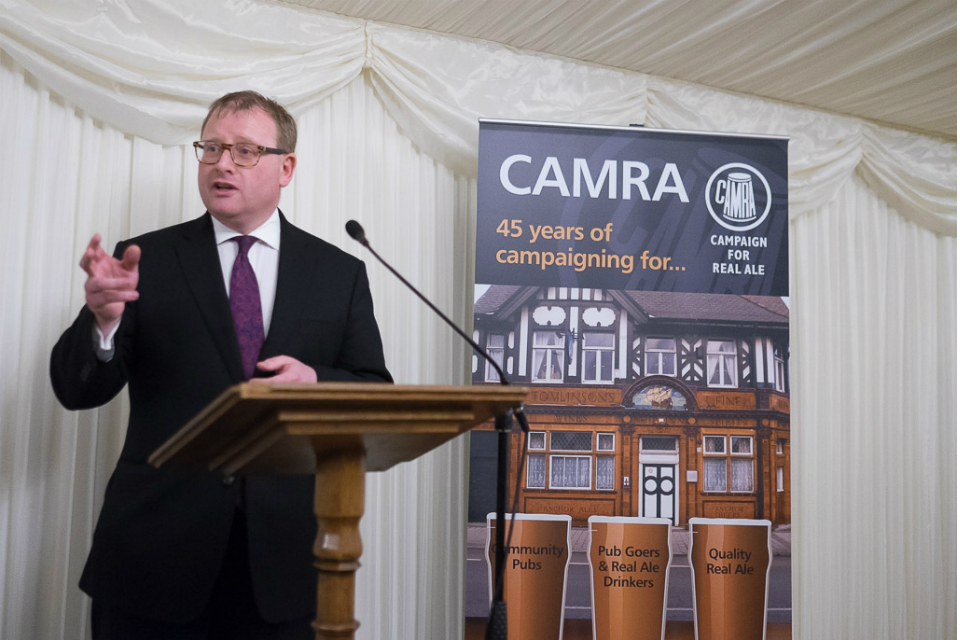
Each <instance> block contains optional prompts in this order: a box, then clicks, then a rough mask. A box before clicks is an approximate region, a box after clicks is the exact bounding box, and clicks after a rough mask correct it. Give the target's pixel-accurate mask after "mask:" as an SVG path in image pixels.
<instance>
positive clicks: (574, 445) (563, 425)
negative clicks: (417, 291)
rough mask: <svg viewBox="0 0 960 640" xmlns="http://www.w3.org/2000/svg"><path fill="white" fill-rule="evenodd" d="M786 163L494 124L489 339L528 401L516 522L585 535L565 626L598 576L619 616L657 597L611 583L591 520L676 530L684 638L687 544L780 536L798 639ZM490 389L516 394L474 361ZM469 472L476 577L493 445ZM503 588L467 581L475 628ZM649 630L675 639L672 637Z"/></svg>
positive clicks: (781, 577)
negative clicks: (751, 532)
mask: <svg viewBox="0 0 960 640" xmlns="http://www.w3.org/2000/svg"><path fill="white" fill-rule="evenodd" d="M787 143H788V140H787V139H786V138H784V137H778V136H765V135H745V134H744V135H741V134H727V133H705V132H685V131H666V130H654V129H647V128H644V127H627V126H625V127H610V126H594V125H561V124H551V123H538V122H520V121H505V120H481V122H480V141H479V158H478V173H477V235H476V237H477V245H476V280H475V283H476V286H475V292H474V318H473V319H474V338H475V339H476V340H477V342H478V343H479V344H480V345H481V346H483V347H484V348H485V349H486V350H487V352H488V353H489V354H490V355H491V356H492V357H493V358H494V360H496V361H497V362H498V363H499V364H500V366H501V367H502V368H503V370H504V372H505V373H506V376H507V378H508V379H509V380H510V381H511V383H515V384H522V385H525V386H528V387H530V389H531V391H530V394H529V396H528V398H527V403H526V413H527V416H528V418H529V421H530V428H531V430H530V433H529V434H522V433H520V432H519V430H515V431H514V433H513V435H512V441H511V456H510V469H509V472H510V478H511V495H512V488H513V482H515V481H516V480H517V479H518V476H519V484H520V491H519V504H518V511H519V512H520V513H525V514H548V515H565V516H570V517H571V518H572V525H573V533H572V534H571V548H570V553H571V564H570V571H569V577H568V582H567V594H566V600H565V612H564V615H565V617H566V618H590V617H591V616H593V612H594V601H593V597H592V596H591V593H592V592H591V588H592V587H591V579H592V578H591V571H590V563H591V562H592V561H596V567H599V566H600V565H599V563H600V562H601V560H603V561H604V562H605V563H606V564H605V566H606V567H607V574H604V575H603V576H600V577H599V578H596V576H594V577H595V578H596V579H600V580H601V585H602V584H603V581H607V582H609V585H607V587H605V589H606V590H605V591H603V593H601V592H600V591H594V592H593V594H594V596H596V595H597V594H599V595H600V596H602V597H603V598H605V599H607V600H605V601H613V600H610V599H618V598H621V597H622V598H628V597H632V596H633V595H636V594H631V593H630V592H629V590H630V589H633V588H634V586H633V585H635V584H638V583H642V582H643V581H644V580H649V579H651V578H649V577H648V576H641V577H638V576H635V575H633V574H631V573H630V572H629V571H626V569H624V570H623V571H620V573H621V574H622V575H620V574H617V575H614V574H615V573H617V572H616V571H614V569H613V567H614V564H613V563H614V562H616V567H619V568H623V567H629V566H630V565H629V561H627V560H626V559H625V558H624V559H619V558H618V559H615V560H613V559H607V558H600V557H599V556H597V557H596V558H592V559H591V558H590V557H589V554H590V553H591V550H590V548H589V544H590V542H589V541H590V540H591V536H593V539H594V540H597V539H599V538H598V537H597V536H599V535H600V533H599V532H598V531H591V530H590V528H589V526H588V519H589V518H591V517H593V516H598V517H603V518H654V519H658V521H662V522H666V523H669V527H670V540H671V545H670V548H671V549H672V551H671V554H672V555H673V556H674V558H673V561H672V562H670V563H669V566H668V568H667V570H668V571H669V580H666V579H665V580H664V582H663V584H664V586H665V588H666V587H667V586H668V588H669V592H668V593H667V594H666V621H667V625H669V624H671V621H682V622H683V623H685V624H687V623H688V624H689V631H690V636H691V637H692V634H693V630H694V629H693V626H694V625H693V621H694V618H693V607H692V588H693V585H692V583H691V572H690V569H689V566H690V565H689V564H688V550H689V547H690V544H689V533H688V532H687V529H686V528H687V527H688V526H689V523H690V521H691V519H692V518H704V519H718V520H719V519H724V520H737V519H743V520H745V521H746V520H768V521H770V523H771V525H770V531H771V541H772V542H771V550H772V554H773V559H772V561H771V563H770V580H769V583H768V584H769V599H768V602H767V606H768V607H769V612H768V613H769V615H768V616H767V618H766V620H767V622H769V623H772V624H789V623H790V618H791V611H790V606H791V605H790V564H789V555H790V522H791V520H790V493H791V487H790V377H789V357H790V342H789V317H790V308H789V298H788V295H789V265H788V253H789V252H788V237H787V230H788V211H787V202H788V197H787V195H788V194H787ZM472 375H473V382H474V383H475V384H497V383H498V382H499V380H498V376H497V374H496V371H495V370H494V369H493V367H490V366H488V365H487V364H485V363H484V362H483V361H482V360H480V359H478V358H476V357H475V358H474V360H473V367H472ZM524 444H526V445H527V449H526V453H525V454H524V457H523V458H521V451H522V445H524ZM470 457H471V462H470V469H471V471H470V502H469V509H468V510H469V522H470V527H469V532H470V535H468V543H470V545H472V546H471V548H470V549H468V559H471V558H472V556H471V555H470V554H471V553H472V554H474V555H477V556H478V557H477V558H473V559H479V556H480V555H481V554H482V553H483V551H482V549H481V548H480V547H481V546H482V539H483V538H484V537H485V536H484V529H485V520H486V514H487V513H488V512H489V511H492V510H493V509H494V506H495V495H494V487H495V486H496V481H495V472H496V464H495V460H496V435H495V433H494V432H493V430H492V427H490V426H486V427H482V428H480V429H478V430H475V431H474V432H473V433H472V434H471V448H470ZM598 521H599V520H598ZM604 526H609V525H604ZM471 541H474V542H471ZM473 546H476V547H477V549H475V550H474V549H473ZM603 546H604V548H605V549H607V548H612V546H611V545H608V544H604V545H603ZM597 553H599V547H598V550H597ZM611 553H613V552H611ZM608 560H609V561H608ZM645 562H649V559H647V560H645ZM471 565H474V566H471ZM638 566H639V565H638ZM596 567H595V571H599V569H597V568H596ZM597 575H598V576H599V575H600V574H597ZM475 583H476V584H475ZM644 584H645V583H644ZM657 584H659V583H657ZM718 584H719V583H718ZM487 589H488V586H487V583H486V576H485V575H484V572H483V571H482V570H479V569H478V568H477V567H476V563H471V562H468V564H467V616H468V617H482V616H485V615H486V610H485V609H486V597H485V596H486V594H487ZM621 591H622V593H621ZM714 591H715V590H714ZM598 597H599V596H598ZM712 597H713V598H714V600H713V602H723V601H724V598H723V597H722V594H717V593H713V596H712ZM698 598H700V600H701V601H702V600H703V597H702V594H698ZM624 601H626V600H624ZM474 602H475V603H477V604H476V605H475V606H474V605H472V604H471V603H474ZM526 602H528V603H529V602H533V601H532V600H526ZM508 606H509V603H508ZM605 607H606V608H605V612H604V616H605V617H606V618H605V620H606V619H611V620H612V618H610V612H611V609H610V607H609V606H606V605H605ZM651 610H652V609H651ZM508 615H509V614H508ZM645 617H646V618H650V624H651V625H653V626H654V635H655V636H656V635H662V634H663V633H664V629H665V627H664V625H663V620H662V616H661V618H660V619H657V620H655V619H653V617H652V616H648V615H646V614H645ZM603 624H604V625H607V626H609V625H608V624H607V622H604V623H603ZM633 624H634V623H633V622H631V623H629V624H628V625H627V626H630V625H633ZM599 628H600V627H597V629H598V630H599ZM610 628H612V627H610ZM600 635H602V634H599V633H598V636H597V637H600ZM611 637H612V636H611ZM643 637H646V636H643Z"/></svg>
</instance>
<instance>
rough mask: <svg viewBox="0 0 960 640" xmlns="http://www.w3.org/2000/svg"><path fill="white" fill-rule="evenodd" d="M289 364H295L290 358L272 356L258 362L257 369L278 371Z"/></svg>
mask: <svg viewBox="0 0 960 640" xmlns="http://www.w3.org/2000/svg"><path fill="white" fill-rule="evenodd" d="M291 362H295V360H294V359H293V358H291V357H290V356H274V357H272V358H267V359H266V360H261V361H260V362H258V363H257V369H260V370H261V371H280V370H281V369H282V368H283V367H284V366H289V365H290V363H291Z"/></svg>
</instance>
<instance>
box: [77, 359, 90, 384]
mask: <svg viewBox="0 0 960 640" xmlns="http://www.w3.org/2000/svg"><path fill="white" fill-rule="evenodd" d="M91 373H93V367H92V366H90V363H89V362H88V363H86V364H85V365H83V369H81V370H80V381H81V382H86V381H87V380H89V379H90V374H91Z"/></svg>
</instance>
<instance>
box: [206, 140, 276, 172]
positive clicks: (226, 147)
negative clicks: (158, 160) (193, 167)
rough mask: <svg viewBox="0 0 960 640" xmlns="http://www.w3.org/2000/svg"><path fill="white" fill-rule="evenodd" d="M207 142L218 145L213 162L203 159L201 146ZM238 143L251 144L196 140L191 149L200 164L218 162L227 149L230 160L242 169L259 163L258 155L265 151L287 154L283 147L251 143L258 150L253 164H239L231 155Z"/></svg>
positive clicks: (246, 143)
mask: <svg viewBox="0 0 960 640" xmlns="http://www.w3.org/2000/svg"><path fill="white" fill-rule="evenodd" d="M207 144H216V145H219V146H220V155H219V156H217V159H216V160H214V161H213V162H207V161H205V160H204V159H203V153H204V151H203V148H204V147H205V146H206V145H207ZM238 144H244V145H249V144H252V143H250V142H234V143H226V142H217V141H215V140H197V141H196V142H194V143H193V150H194V153H195V154H196V156H197V161H198V162H200V163H202V164H217V163H218V162H220V158H222V157H223V152H224V151H229V152H230V160H232V161H233V164H235V165H237V166H238V167H242V168H244V169H250V168H252V167H255V166H257V165H258V164H259V163H260V156H262V155H263V154H265V153H270V154H274V155H280V156H282V155H286V154H287V152H286V151H284V150H283V149H274V148H272V147H265V146H263V145H262V144H256V145H253V146H255V147H256V148H257V151H258V152H259V153H258V154H257V159H256V160H255V161H254V163H253V164H240V163H239V162H237V158H236V157H235V156H234V155H233V148H234V147H235V146H236V145H238Z"/></svg>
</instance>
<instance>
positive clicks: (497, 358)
mask: <svg viewBox="0 0 960 640" xmlns="http://www.w3.org/2000/svg"><path fill="white" fill-rule="evenodd" d="M504 344H505V342H504V336H503V335H502V334H497V333H494V334H490V335H489V336H487V355H489V356H490V357H491V358H492V359H493V361H494V362H496V363H497V364H498V365H499V366H500V368H501V369H503V347H504ZM484 379H485V380H486V381H487V382H500V374H498V373H497V370H496V369H494V368H493V365H492V364H490V363H489V362H488V363H487V373H486V377H485V378H484Z"/></svg>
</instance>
